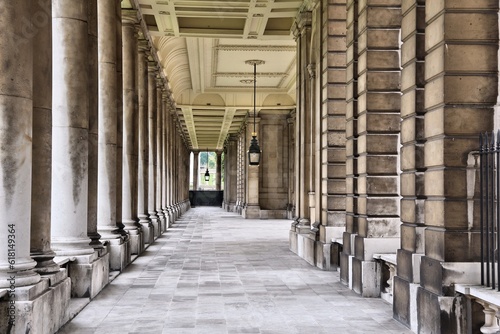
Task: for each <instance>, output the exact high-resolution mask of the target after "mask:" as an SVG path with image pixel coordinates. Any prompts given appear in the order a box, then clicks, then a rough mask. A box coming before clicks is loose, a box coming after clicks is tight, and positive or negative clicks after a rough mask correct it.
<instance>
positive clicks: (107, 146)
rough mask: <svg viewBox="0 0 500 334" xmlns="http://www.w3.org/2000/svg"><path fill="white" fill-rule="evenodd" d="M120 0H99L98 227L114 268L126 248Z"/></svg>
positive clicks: (118, 268)
mask: <svg viewBox="0 0 500 334" xmlns="http://www.w3.org/2000/svg"><path fill="white" fill-rule="evenodd" d="M116 6H117V2H116V1H99V2H98V7H97V13H98V31H99V36H98V51H99V52H98V55H99V57H98V60H99V62H98V67H99V94H98V96H99V98H98V99H99V109H98V110H99V117H98V122H99V137H98V148H99V156H98V176H97V179H98V188H97V198H98V210H97V219H98V231H99V233H100V234H101V236H102V239H104V240H107V241H108V243H109V244H110V247H109V249H110V268H111V269H112V270H121V269H123V268H124V266H125V265H126V263H125V262H124V261H123V259H124V258H125V257H126V256H125V251H126V248H125V246H122V245H123V243H124V238H122V235H121V233H120V231H119V228H118V227H117V225H116V199H117V197H116V187H117V182H116V169H117V165H116V143H117V99H116V97H117V85H116V78H117V75H116V54H117V52H116V22H115V20H116Z"/></svg>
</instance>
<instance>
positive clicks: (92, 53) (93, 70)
mask: <svg viewBox="0 0 500 334" xmlns="http://www.w3.org/2000/svg"><path fill="white" fill-rule="evenodd" d="M97 53H98V51H97V0H90V1H89V2H88V62H89V64H88V71H87V75H88V101H89V115H88V116H89V159H88V161H89V162H88V166H89V181H88V185H89V190H88V204H87V206H88V217H87V235H88V236H89V238H90V239H91V240H92V241H91V242H90V245H91V246H92V247H93V248H94V249H102V248H103V245H102V243H101V241H100V240H99V239H100V238H101V235H100V234H99V233H98V232H97V201H98V199H97V156H98V144H97V140H98V139H97V137H98V118H99V117H98V108H99V107H98V105H99V101H98V95H99V82H98V59H97V58H98V56H97Z"/></svg>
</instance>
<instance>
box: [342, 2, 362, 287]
mask: <svg viewBox="0 0 500 334" xmlns="http://www.w3.org/2000/svg"><path fill="white" fill-rule="evenodd" d="M346 6H347V11H346V12H347V19H346V24H347V34H346V43H347V45H346V50H347V52H346V62H347V64H346V81H347V84H346V96H345V99H346V103H347V106H346V114H345V119H346V120H345V123H346V125H345V126H346V130H345V136H346V143H345V146H346V147H345V154H346V167H345V168H346V181H345V186H346V197H345V201H346V204H345V210H346V216H345V219H346V228H345V232H344V234H343V236H342V239H343V247H342V253H341V254H340V280H341V281H342V282H343V283H345V284H349V285H350V287H352V285H351V283H352V282H349V271H350V270H351V269H352V268H351V267H352V266H351V265H350V263H351V260H352V257H353V256H354V254H353V252H352V250H353V248H354V247H353V245H352V242H351V241H353V238H354V236H355V235H356V233H357V230H358V228H357V225H358V213H357V212H356V206H357V202H358V197H359V196H358V189H357V186H356V185H357V184H356V182H355V178H356V174H357V170H358V145H357V141H358V135H357V133H356V132H355V129H356V128H357V126H358V70H357V69H358V53H357V52H356V51H357V49H358V38H359V34H358V0H347V4H346Z"/></svg>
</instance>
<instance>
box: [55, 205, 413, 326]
mask: <svg viewBox="0 0 500 334" xmlns="http://www.w3.org/2000/svg"><path fill="white" fill-rule="evenodd" d="M289 228H290V221H288V220H257V219H243V218H242V217H240V216H238V215H236V214H234V213H230V212H225V211H223V210H222V209H220V208H210V207H198V208H192V209H191V210H189V211H188V212H186V213H185V214H184V215H183V216H182V217H180V218H179V219H178V220H177V221H176V222H175V223H174V225H173V226H172V227H171V228H170V229H169V230H168V231H167V232H165V233H164V234H163V235H162V236H160V237H159V238H158V239H157V240H156V241H155V242H154V243H153V244H152V245H150V246H149V248H148V249H147V250H146V251H145V252H144V253H143V254H142V255H141V256H140V257H138V258H137V259H136V260H135V261H134V262H133V263H132V264H130V265H129V266H128V267H127V268H126V269H125V270H124V271H123V273H121V274H120V275H119V276H118V277H117V278H116V279H114V280H113V281H112V282H111V283H110V284H109V285H108V286H107V287H106V288H105V289H104V290H103V291H102V292H101V293H100V294H99V295H98V296H97V297H96V298H95V299H94V300H92V301H91V302H90V304H88V305H87V307H85V308H84V309H83V310H82V311H81V312H80V313H79V314H78V315H77V316H76V317H75V318H74V319H73V320H72V321H71V322H70V323H68V324H67V325H66V326H65V327H63V328H62V329H61V330H60V331H59V333H68V334H69V333H71V334H88V333H141V334H144V333H174V334H182V333H204V334H205V333H214V334H219V333H221V334H222V333H262V334H265V333H269V334H270V333H276V334H281V333H283V334H291V333H315V334H316V333H336V334H340V333H346V334H347V333H349V334H353V333H384V334H389V333H411V332H410V331H409V330H407V329H406V328H405V327H404V326H402V325H400V324H399V323H398V322H396V321H395V320H393V319H392V306H391V305H389V304H387V303H386V302H384V301H383V300H381V299H366V298H361V297H359V296H358V295H356V294H355V293H353V292H352V291H350V290H348V289H347V288H346V287H344V286H343V285H342V284H341V283H340V282H339V274H338V273H337V272H328V271H321V270H319V269H317V268H315V267H313V266H311V265H309V264H308V263H307V262H305V261H304V260H302V259H301V258H299V257H298V256H297V255H295V254H294V253H292V252H291V251H290V250H289V248H288V231H289Z"/></svg>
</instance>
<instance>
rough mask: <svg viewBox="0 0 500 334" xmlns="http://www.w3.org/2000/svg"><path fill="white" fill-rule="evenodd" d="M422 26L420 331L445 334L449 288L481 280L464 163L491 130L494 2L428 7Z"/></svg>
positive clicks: (457, 319)
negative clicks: (423, 200)
mask: <svg viewBox="0 0 500 334" xmlns="http://www.w3.org/2000/svg"><path fill="white" fill-rule="evenodd" d="M425 20H426V24H427V25H426V29H425V51H426V57H425V62H426V64H425V116H424V120H425V121H424V133H425V140H426V141H425V148H424V154H425V158H424V167H425V171H424V188H425V190H424V194H425V196H426V200H425V204H424V214H425V226H426V229H425V247H424V249H425V256H423V257H422V259H421V264H420V287H419V288H418V292H417V311H418V324H419V326H418V327H419V328H418V329H419V331H420V332H421V333H430V332H434V333H448V332H451V329H452V328H453V329H455V328H459V326H460V325H461V324H463V322H462V321H461V318H463V317H464V315H463V314H460V310H457V307H456V305H457V302H456V298H455V293H454V290H455V289H454V284H455V283H466V284H470V283H472V284H474V283H476V284H477V283H479V280H480V273H479V272H480V265H479V261H480V244H481V237H480V233H479V228H480V223H479V219H478V214H477V213H476V212H474V215H472V212H470V211H468V205H467V200H468V194H467V191H468V189H467V188H468V180H467V174H468V171H467V169H468V161H467V160H468V159H467V158H468V157H469V154H470V153H471V152H472V151H475V150H477V147H478V137H479V133H481V132H485V131H491V130H493V115H494V108H495V105H496V103H497V96H498V65H499V64H498V36H499V31H498V2H479V3H476V2H475V3H474V6H471V3H470V2H461V1H459V2H457V1H450V0H445V1H441V2H438V3H435V2H433V1H426V2H425ZM476 180H477V179H476ZM476 182H477V181H476ZM476 203H477V202H476ZM476 205H477V204H476ZM477 207H479V205H477V206H476V208H477ZM469 213H470V214H471V216H470V217H472V218H469ZM406 230H407V229H406ZM405 241H408V240H405ZM398 275H399V265H398ZM474 280H475V282H474ZM463 312H465V311H463ZM431 315H433V316H432V317H431ZM436 315H438V316H436Z"/></svg>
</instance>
